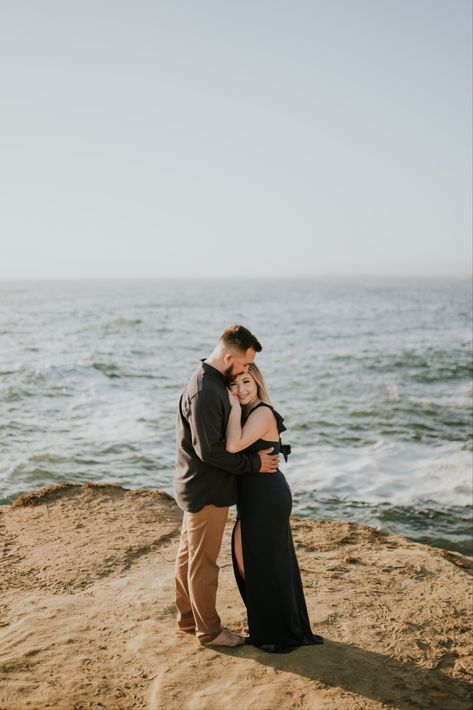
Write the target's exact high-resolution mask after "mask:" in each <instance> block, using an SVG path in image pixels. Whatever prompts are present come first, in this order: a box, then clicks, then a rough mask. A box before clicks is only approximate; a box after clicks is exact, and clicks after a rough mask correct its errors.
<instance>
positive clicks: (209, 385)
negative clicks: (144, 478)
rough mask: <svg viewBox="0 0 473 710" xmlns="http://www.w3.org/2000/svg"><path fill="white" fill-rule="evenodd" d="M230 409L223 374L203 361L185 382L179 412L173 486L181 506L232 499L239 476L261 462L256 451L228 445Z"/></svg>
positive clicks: (218, 503) (195, 507)
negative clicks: (232, 451) (235, 449)
mask: <svg viewBox="0 0 473 710" xmlns="http://www.w3.org/2000/svg"><path fill="white" fill-rule="evenodd" d="M230 410H231V405H230V401H229V398H228V392H227V381H226V378H225V376H224V375H222V374H221V373H220V372H219V371H218V370H217V369H215V367H212V366H211V365H209V364H207V363H206V362H204V361H202V362H201V364H200V365H199V367H198V368H197V369H196V371H195V372H194V374H193V375H192V377H191V378H190V380H189V382H188V383H187V384H186V386H185V387H184V390H183V392H182V396H181V399H180V401H179V409H178V413H177V442H176V443H177V452H176V453H177V456H176V475H175V477H174V488H175V492H176V500H177V503H178V505H179V507H180V508H182V510H185V511H189V512H192V513H196V512H197V511H198V510H201V508H203V507H204V505H209V504H212V505H216V506H219V507H224V506H227V505H233V504H234V503H236V502H237V485H236V476H237V475H241V474H245V473H258V471H259V470H260V468H261V459H260V457H259V456H258V455H257V454H254V453H238V454H230V453H229V452H228V451H227V450H226V448H225V431H226V428H227V422H228V417H229V416H230Z"/></svg>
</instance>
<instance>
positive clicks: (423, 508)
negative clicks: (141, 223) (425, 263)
mask: <svg viewBox="0 0 473 710" xmlns="http://www.w3.org/2000/svg"><path fill="white" fill-rule="evenodd" d="M471 318H472V285H471V281H470V280H469V279H466V278H458V279H447V278H421V279H420V278H419V279H415V278H372V277H366V278H362V277H358V278H318V279H316V278H314V279H300V280H289V279H288V280H284V279H279V280H265V279H248V280H241V279H240V280H237V279H220V280H219V279H212V280H182V281H180V280H155V281H154V280H153V281H151V280H150V281H132V280H124V281H67V282H66V281H3V282H0V503H3V504H5V503H9V502H11V501H12V500H14V499H15V498H16V497H17V496H19V495H20V494H22V493H24V492H26V491H32V490H36V489H39V488H41V487H43V486H46V485H53V484H57V483H60V482H63V481H69V482H83V481H102V482H103V481H108V482H115V483H119V484H121V485H123V486H125V487H130V488H135V487H141V486H146V487H156V488H160V489H162V490H165V491H168V492H170V493H172V477H173V469H174V456H175V455H174V452H175V417H176V408H177V404H178V400H179V395H180V391H181V389H182V386H183V385H184V383H185V382H186V380H187V378H188V377H189V376H190V374H191V373H192V371H193V369H194V368H195V367H196V366H197V364H198V363H199V360H200V359H201V358H204V357H206V356H208V355H209V354H210V352H211V351H212V349H213V347H214V345H215V343H216V341H217V339H218V336H219V335H220V333H221V332H222V331H223V329H224V328H225V327H226V326H228V325H230V324H231V323H243V324H244V325H246V326H247V327H248V328H250V329H251V330H252V331H253V332H254V333H255V335H256V336H257V337H258V339H259V340H260V341H261V343H262V345H263V351H262V352H261V353H259V354H258V356H257V363H258V364H259V366H260V368H261V370H262V371H263V374H264V375H265V378H266V382H267V385H268V389H269V393H270V395H271V399H272V402H273V404H274V406H275V407H276V409H278V411H280V412H281V414H282V415H283V416H284V419H285V424H286V426H287V432H285V436H284V441H285V442H286V443H290V444H291V446H292V451H293V454H292V455H291V456H290V458H289V461H288V463H287V464H283V465H282V467H281V468H282V470H283V471H284V473H285V475H286V477H287V479H288V481H289V484H290V486H291V489H292V492H293V498H294V507H293V512H294V514H296V515H299V516H307V517H310V518H313V519H322V518H325V519H339V520H350V521H353V522H359V523H364V524H367V525H371V526H374V527H376V528H380V529H383V530H386V531H388V532H392V533H397V534H401V535H405V536H407V537H409V538H411V539H414V540H418V541H421V542H425V543H428V544H431V545H436V546H440V547H443V548H446V549H450V550H457V551H460V552H463V553H465V554H469V555H472V554H473V543H472V534H471V531H472V332H471Z"/></svg>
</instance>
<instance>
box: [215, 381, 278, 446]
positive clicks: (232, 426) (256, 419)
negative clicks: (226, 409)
mask: <svg viewBox="0 0 473 710" xmlns="http://www.w3.org/2000/svg"><path fill="white" fill-rule="evenodd" d="M229 398H230V404H231V405H232V408H231V411H230V416H229V418H228V423H227V429H226V449H227V451H228V452H230V453H232V454H236V453H238V451H242V450H243V449H246V447H247V446H250V445H251V444H254V442H255V441H257V440H258V439H264V437H265V434H267V433H268V432H269V431H270V430H271V428H272V427H273V426H274V415H273V413H272V412H271V410H270V409H269V408H268V407H258V409H256V410H255V411H254V412H252V413H251V414H250V416H249V417H248V419H247V420H246V422H245V425H244V427H243V428H242V426H241V406H240V402H239V400H238V397H237V396H236V395H234V394H233V393H231V392H230V393H229Z"/></svg>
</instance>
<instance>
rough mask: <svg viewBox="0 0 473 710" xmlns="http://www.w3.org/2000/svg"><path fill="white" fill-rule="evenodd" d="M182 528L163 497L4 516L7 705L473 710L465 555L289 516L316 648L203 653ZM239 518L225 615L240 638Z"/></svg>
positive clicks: (1, 584) (0, 569)
mask: <svg viewBox="0 0 473 710" xmlns="http://www.w3.org/2000/svg"><path fill="white" fill-rule="evenodd" d="M181 516H182V513H181V512H180V511H179V509H178V508H177V506H176V504H175V503H174V501H173V500H172V499H169V497H168V496H166V495H165V494H161V493H159V492H158V491H152V490H147V489H143V490H135V491H126V490H124V489H122V488H119V487H113V486H105V487H98V486H87V485H84V486H66V487H64V488H60V489H55V490H52V491H49V492H48V493H46V494H44V495H42V496H32V497H31V498H30V499H26V500H25V501H24V502H23V504H22V505H18V506H15V507H13V506H3V507H0V550H1V558H0V708H7V709H8V710H13V709H16V708H74V709H75V710H79V709H80V708H133V707H136V708H141V707H148V708H152V709H153V710H154V709H158V708H163V709H165V710H172V709H176V710H177V709H181V708H189V709H195V710H197V709H200V708H201V709H202V710H203V709H204V708H205V710H209V709H211V708H213V709H215V710H224V709H231V710H237V709H243V708H257V709H258V710H266V709H268V710H269V708H271V710H273V709H276V708H280V709H281V710H282V709H283V708H284V709H287V708H306V709H309V708H310V709H311V710H312V709H317V710H319V709H324V710H325V709H331V710H356V709H358V708H359V709H361V708H363V709H365V708H401V709H402V710H407V709H408V708H422V710H425V709H426V708H428V709H429V710H433V709H434V708H439V710H455V709H456V708H458V709H459V710H463V709H465V710H466V709H467V708H468V709H469V708H471V702H470V693H469V690H471V685H469V684H470V683H471V680H472V675H473V641H472V638H471V633H470V631H469V623H471V610H472V607H471V600H472V596H471V595H472V579H471V574H472V561H471V560H470V559H469V558H467V557H464V556H462V555H459V554H457V553H450V552H446V551H444V550H440V549H434V548H429V547H427V546H425V545H421V544H418V543H414V542H409V541H407V540H405V539H403V538H400V537H394V536H388V535H385V534H382V533H380V532H378V531H376V530H373V529H371V528H367V527H364V526H360V525H355V524H350V523H339V522H333V521H319V522H313V521H310V520H294V521H293V532H294V539H295V544H296V549H297V554H298V557H299V563H300V567H301V572H302V576H303V581H304V587H305V591H306V598H307V605H308V609H309V614H310V617H311V620H312V625H313V628H314V630H315V631H316V632H317V633H321V634H322V635H323V636H324V637H325V638H326V643H325V645H324V646H314V647H306V648H301V649H298V650H297V651H295V652H293V653H291V654H286V655H275V654H267V653H265V652H263V651H260V650H258V649H255V648H253V647H251V646H245V647H242V648H239V649H231V650H230V649H228V650H223V651H216V650H209V649H204V648H201V647H200V646H199V645H198V644H197V642H196V641H195V640H194V639H193V638H191V637H189V636H188V635H186V634H181V633H179V632H177V631H176V628H175V608H174V577H173V565H174V558H175V554H176V550H177V544H178V538H179V529H180V522H181ZM232 520H233V516H231V520H230V521H229V524H228V526H227V531H226V536H225V538H224V542H223V546H222V553H221V557H220V566H221V572H220V587H219V599H218V609H219V612H220V614H221V616H222V621H223V623H224V624H225V625H227V626H229V627H231V628H234V629H235V630H239V629H240V628H241V626H242V624H243V623H244V621H245V615H244V608H243V605H242V602H241V599H240V597H239V594H238V591H237V589H236V585H235V583H234V579H233V570H232V567H231V559H230V533H231V522H232ZM270 593H271V590H268V594H270Z"/></svg>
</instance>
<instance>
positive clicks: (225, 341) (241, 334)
mask: <svg viewBox="0 0 473 710" xmlns="http://www.w3.org/2000/svg"><path fill="white" fill-rule="evenodd" d="M220 342H221V343H222V345H224V346H226V347H227V348H235V349H236V350H240V351H241V352H244V353H246V351H247V350H248V348H253V350H255V351H256V352H257V353H259V352H261V350H262V349H263V346H262V345H261V343H260V342H259V340H258V339H257V338H256V336H254V335H253V333H251V332H250V331H249V330H248V328H245V326H243V325H231V326H229V327H228V328H226V329H225V330H224V331H223V333H222V335H221V336H220Z"/></svg>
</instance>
